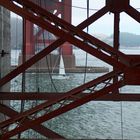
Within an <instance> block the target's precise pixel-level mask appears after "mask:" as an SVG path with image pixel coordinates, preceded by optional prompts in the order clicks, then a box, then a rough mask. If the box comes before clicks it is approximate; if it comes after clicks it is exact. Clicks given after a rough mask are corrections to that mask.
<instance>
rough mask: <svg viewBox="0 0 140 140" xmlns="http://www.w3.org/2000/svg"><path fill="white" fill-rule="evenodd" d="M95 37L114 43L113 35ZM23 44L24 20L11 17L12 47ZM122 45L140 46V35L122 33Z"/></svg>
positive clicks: (17, 47)
mask: <svg viewBox="0 0 140 140" xmlns="http://www.w3.org/2000/svg"><path fill="white" fill-rule="evenodd" d="M94 36H95V37H97V38H99V39H101V40H103V41H104V42H106V43H108V44H110V45H112V40H113V35H111V36H106V35H103V34H95V35H94ZM21 46H22V20H21V19H16V18H15V17H12V18H11V47H12V49H19V48H21ZM120 46H122V47H140V35H136V34H132V33H125V32H124V33H123V32H122V33H120Z"/></svg>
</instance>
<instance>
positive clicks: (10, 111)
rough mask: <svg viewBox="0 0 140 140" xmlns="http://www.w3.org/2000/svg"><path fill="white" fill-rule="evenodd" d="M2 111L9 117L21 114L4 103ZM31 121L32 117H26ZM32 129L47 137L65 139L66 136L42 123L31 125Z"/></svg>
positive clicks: (1, 106)
mask: <svg viewBox="0 0 140 140" xmlns="http://www.w3.org/2000/svg"><path fill="white" fill-rule="evenodd" d="M0 112H1V113H3V114H5V115H6V116H8V117H13V116H16V115H18V114H19V113H18V112H16V111H15V110H13V109H11V108H9V107H8V106H6V105H3V104H0ZM29 121H31V119H29V118H25V121H24V122H27V123H28V122H29ZM24 122H23V123H24ZM31 129H33V130H35V131H36V132H38V133H40V134H41V135H43V136H45V137H47V138H54V139H64V137H62V136H60V135H59V134H57V133H56V132H53V131H52V130H50V129H48V128H46V127H44V126H42V125H36V126H33V127H31ZM5 140H6V139H5Z"/></svg>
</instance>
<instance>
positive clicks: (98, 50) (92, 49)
mask: <svg viewBox="0 0 140 140" xmlns="http://www.w3.org/2000/svg"><path fill="white" fill-rule="evenodd" d="M13 1H14V0H13ZM13 1H10V0H1V1H0V4H1V5H3V6H4V7H6V8H8V9H9V10H11V11H13V12H15V13H17V14H19V15H21V16H22V17H24V18H26V19H27V20H30V21H31V22H33V23H35V24H37V25H38V26H40V27H42V28H44V29H46V30H48V31H50V32H52V33H54V34H55V35H57V36H59V37H60V39H58V40H56V41H55V42H53V43H52V44H51V45H49V46H48V47H47V48H46V49H44V50H42V51H41V52H40V53H38V54H37V55H35V56H33V57H32V58H31V59H29V60H28V61H26V62H25V63H24V64H22V65H21V66H19V67H18V68H16V69H15V70H13V71H12V72H11V73H9V74H8V75H7V76H5V77H3V78H2V79H1V80H0V86H3V85H4V84H5V83H7V82H9V81H10V80H11V79H13V78H14V77H16V76H17V75H18V74H20V73H22V72H24V71H25V70H26V69H27V68H29V67H30V66H31V65H33V64H34V63H36V62H37V61H38V60H40V59H41V58H43V57H44V56H46V55H47V54H49V53H50V52H51V51H53V50H54V49H55V48H57V47H58V46H60V45H61V44H63V43H64V42H65V41H68V42H70V43H72V44H74V45H76V46H78V47H79V48H81V49H83V50H84V51H86V52H87V53H90V54H92V55H94V56H96V57H98V58H99V59H101V60H103V61H105V62H107V63H109V64H111V65H112V66H113V67H114V71H113V72H111V73H108V74H106V75H104V76H102V77H99V78H97V79H95V80H93V81H90V82H88V83H85V84H84V85H82V86H79V87H77V88H75V89H72V90H71V91H69V92H67V93H64V94H62V95H61V96H58V97H57V98H51V99H48V100H47V101H46V102H44V103H42V104H40V105H38V106H36V107H34V108H32V109H30V110H28V111H25V112H23V113H19V114H17V115H15V117H11V118H10V119H8V120H6V121H4V122H1V123H0V126H1V128H5V127H7V126H10V125H11V124H15V125H17V123H18V127H17V128H15V129H13V130H10V131H9V132H5V133H4V134H3V136H2V139H7V138H10V137H12V136H14V135H16V134H18V133H20V132H23V131H25V130H27V129H30V128H35V127H34V126H36V125H38V124H41V123H43V122H45V121H47V120H49V119H51V118H54V117H56V116H58V115H60V114H62V113H65V112H66V111H69V110H71V109H73V108H75V107H77V106H80V105H82V104H84V103H87V102H89V101H91V100H94V99H96V98H99V100H100V99H101V100H102V99H106V100H113V99H114V100H115V99H116V100H117V99H118V100H119V99H120V98H121V99H120V100H123V99H124V100H129V99H130V98H131V96H132V95H130V94H129V95H124V94H113V91H114V90H117V89H118V88H120V87H122V86H124V85H127V84H131V85H135V84H138V85H139V84H140V82H139V77H140V75H139V68H136V66H137V67H138V65H139V63H138V61H135V59H133V58H132V57H130V56H127V55H125V54H123V53H121V52H119V51H118V47H119V14H120V12H122V11H124V12H126V13H127V14H129V15H130V16H131V17H133V18H134V19H135V20H136V21H138V22H140V14H139V12H138V11H136V10H135V9H134V8H133V7H131V6H130V5H126V6H125V5H124V7H121V9H118V10H117V8H115V9H114V7H112V5H111V6H110V5H106V6H105V7H103V8H102V9H101V10H99V11H98V12H97V13H95V14H93V15H92V16H91V17H90V18H88V19H87V20H85V21H84V22H82V23H81V24H80V25H78V26H77V27H74V26H72V25H70V24H69V23H67V22H65V21H63V20H61V19H59V18H57V17H55V16H54V15H52V14H50V13H49V12H47V11H45V10H44V9H42V8H41V7H39V6H37V5H35V4H34V3H32V2H30V1H29V0H26V1H22V0H15V1H16V2H17V3H19V4H20V5H22V6H23V7H22V6H19V5H17V4H16V3H13ZM124 1H125V2H127V1H129V0H124ZM124 1H123V2H124ZM107 2H111V1H110V0H107ZM120 2H121V1H120ZM125 4H126V3H125ZM108 11H111V12H113V13H114V21H115V25H116V26H115V27H114V48H112V47H111V46H109V45H107V44H106V43H104V42H102V41H100V40H99V39H97V38H95V37H93V36H90V35H88V34H86V33H84V32H83V31H82V29H84V28H86V27H87V26H88V25H90V24H91V23H93V22H94V21H96V20H97V19H99V18H100V17H101V16H103V15H104V14H105V13H107V12H108ZM50 22H52V23H54V25H57V27H56V26H52V25H51V24H50ZM58 27H61V29H60V28H58ZM85 42H86V43H85ZM87 42H88V43H87ZM94 45H96V46H94ZM134 73H135V75H134V78H133V80H132V81H131V78H132V77H130V76H129V75H132V74H134ZM119 76H120V77H119ZM115 77H116V78H115ZM114 79H115V80H114ZM99 85H102V88H97V87H98V86H99ZM83 92H87V93H88V94H86V95H82V93H83ZM83 94H85V93H83ZM110 95H111V96H112V97H111V96H110ZM8 96H9V95H8ZM122 98H123V99H122ZM132 98H133V99H134V100H135V99H136V100H139V99H138V98H139V95H136V94H135V95H133V96H132ZM71 99H72V100H71ZM54 106H57V107H55V108H54ZM7 108H8V107H7ZM44 109H45V110H46V111H45V110H44ZM9 112H10V111H9ZM37 112H38V113H40V114H41V115H42V116H40V117H37V118H32V119H31V120H30V121H29V122H25V124H22V123H21V120H22V119H24V118H28V117H31V116H32V115H33V114H35V113H37ZM4 114H6V113H4Z"/></svg>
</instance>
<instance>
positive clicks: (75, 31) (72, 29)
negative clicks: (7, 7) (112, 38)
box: [15, 0, 130, 65]
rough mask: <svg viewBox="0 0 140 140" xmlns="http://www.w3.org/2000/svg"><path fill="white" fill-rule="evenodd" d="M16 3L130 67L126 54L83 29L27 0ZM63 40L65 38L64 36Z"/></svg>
mask: <svg viewBox="0 0 140 140" xmlns="http://www.w3.org/2000/svg"><path fill="white" fill-rule="evenodd" d="M15 1H17V2H19V3H20V4H24V6H25V7H26V6H27V7H29V5H30V7H31V8H32V9H34V10H35V11H36V12H37V14H39V15H42V16H43V17H44V16H45V17H47V19H48V18H49V19H48V20H51V22H55V23H57V24H58V25H59V26H62V27H64V29H66V30H68V31H69V32H71V33H72V32H73V33H72V34H75V35H79V37H82V38H83V39H84V40H85V41H88V40H90V43H93V45H97V46H100V48H103V49H104V51H107V52H108V53H114V54H116V55H118V56H119V57H120V60H123V61H122V62H124V63H125V64H126V65H129V61H130V59H129V58H128V57H127V56H126V55H125V54H123V53H122V52H119V51H116V50H114V49H113V48H112V47H111V46H109V45H108V44H106V43H104V42H102V41H100V40H99V39H97V38H95V37H93V36H91V35H89V34H87V33H85V32H83V31H81V29H78V27H77V28H76V27H74V26H73V25H71V24H69V23H68V22H65V21H64V20H62V19H60V18H58V17H56V16H54V15H52V14H51V13H49V12H47V11H46V12H45V10H44V9H41V8H40V7H38V6H36V5H35V4H33V3H30V2H29V1H28V0H26V1H24V2H23V1H21V0H15ZM108 11H109V8H108ZM62 38H63V36H62ZM65 39H66V38H65ZM67 41H68V40H67ZM70 42H71V41H70ZM71 43H72V42H71ZM77 46H78V45H77ZM81 49H82V48H81Z"/></svg>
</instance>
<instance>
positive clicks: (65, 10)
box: [25, 0, 72, 55]
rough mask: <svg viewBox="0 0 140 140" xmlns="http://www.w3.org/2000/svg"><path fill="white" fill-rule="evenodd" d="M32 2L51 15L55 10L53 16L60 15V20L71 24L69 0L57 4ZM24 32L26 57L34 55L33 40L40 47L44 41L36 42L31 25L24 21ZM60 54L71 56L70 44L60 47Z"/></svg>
mask: <svg viewBox="0 0 140 140" xmlns="http://www.w3.org/2000/svg"><path fill="white" fill-rule="evenodd" d="M32 2H33V3H36V4H38V5H39V6H41V7H42V8H43V9H45V10H47V11H49V12H51V13H54V11H55V10H57V12H56V13H55V16H57V15H61V18H62V19H63V20H65V21H67V22H69V23H71V5H72V2H71V0H64V1H61V2H57V1H54V2H51V1H45V2H43V1H39V0H38V1H32ZM57 6H58V7H57ZM25 32H27V35H26V48H27V50H26V53H27V54H28V55H33V54H34V53H35V43H33V42H34V41H35V40H37V42H36V43H40V44H42V46H44V40H43V38H42V39H40V41H39V42H38V39H39V36H38V34H37V36H36V35H34V34H33V23H31V22H29V21H28V20H26V27H25ZM39 32H40V31H39ZM43 32H44V31H43ZM43 32H41V34H43ZM41 34H40V35H41ZM31 39H32V40H31ZM45 40H46V41H47V42H49V41H51V39H49V40H48V39H45ZM51 42H52V41H51ZM63 46H64V45H63ZM61 53H62V54H63V55H72V46H71V44H70V43H68V44H66V45H65V46H64V47H61Z"/></svg>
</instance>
